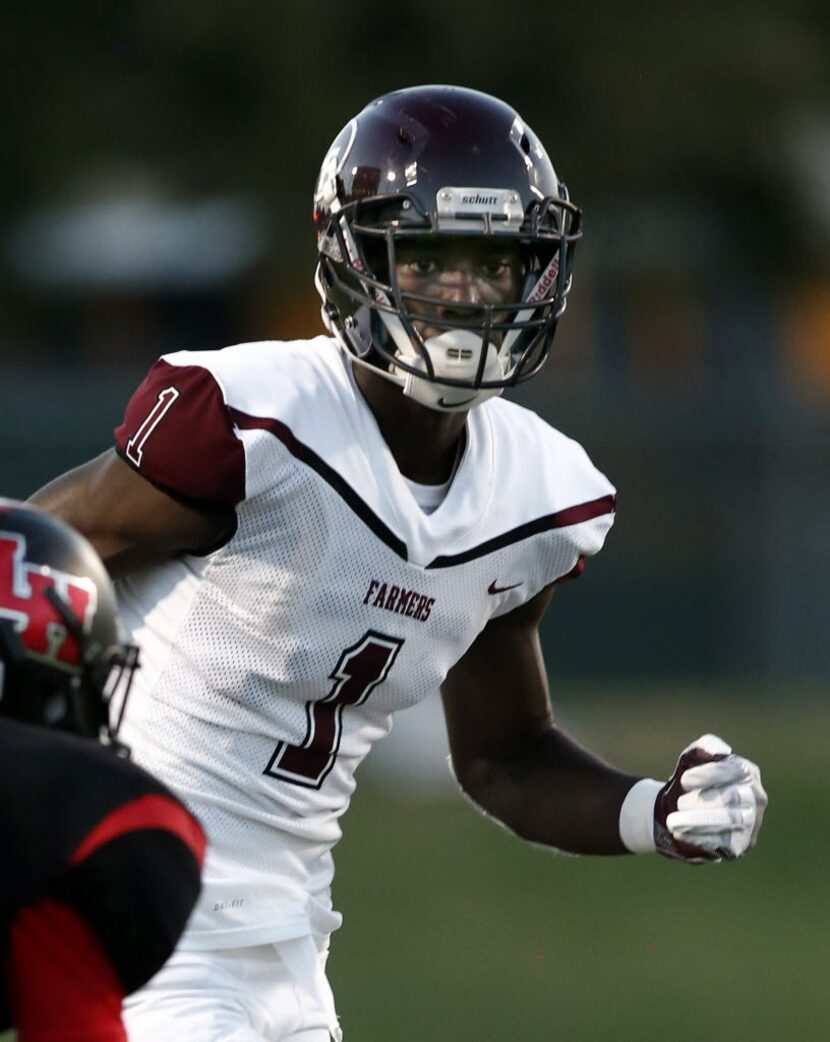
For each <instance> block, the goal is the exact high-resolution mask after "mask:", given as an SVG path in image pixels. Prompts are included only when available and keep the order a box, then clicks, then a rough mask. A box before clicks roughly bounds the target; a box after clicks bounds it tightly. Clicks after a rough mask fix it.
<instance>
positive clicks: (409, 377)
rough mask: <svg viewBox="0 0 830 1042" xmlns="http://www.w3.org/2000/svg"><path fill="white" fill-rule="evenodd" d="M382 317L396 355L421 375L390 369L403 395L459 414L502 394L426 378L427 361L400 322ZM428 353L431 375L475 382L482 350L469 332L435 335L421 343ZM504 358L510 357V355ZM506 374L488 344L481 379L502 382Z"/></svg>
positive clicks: (491, 346) (459, 331)
mask: <svg viewBox="0 0 830 1042" xmlns="http://www.w3.org/2000/svg"><path fill="white" fill-rule="evenodd" d="M381 318H382V320H383V323H384V325H385V326H386V328H387V330H388V331H389V335H390V336H391V337H392V339H393V340H394V342H395V344H396V345H397V348H398V355H399V356H400V357H401V358H402V359H403V360H404V361H405V362H406V363H407V365H409V366H412V368H413V369H417V370H419V371H420V372H422V373H423V374H424V376H423V377H422V376H419V375H417V374H416V373H411V372H407V370H405V369H396V368H395V367H393V368H392V371H391V373H390V375H391V376H392V378H393V379H394V380H395V382H396V383H400V384H402V385H403V393H404V394H405V395H406V396H407V397H408V398H411V399H412V400H413V401H416V402H418V403H419V404H420V405H425V406H427V408H429V409H437V410H438V411H439V412H460V411H462V410H467V409H472V408H473V407H474V406H476V405H481V403H482V402H486V401H487V399H488V398H495V397H497V396H498V395H500V394H501V392H502V389H501V388H500V387H480V388H478V389H476V388H473V387H453V386H450V385H448V384H440V383H436V382H434V381H433V380H431V379H430V378H429V376H428V369H427V364H426V360H425V359H424V357H423V356H422V355H421V353H420V352H419V351H416V350H415V348H414V347H413V346H412V343H411V341H410V339H409V336H408V335H407V333H406V330H405V329H404V327H403V323H402V322H401V321H400V319H398V318H397V316H395V315H389V314H382V315H381ZM424 346H425V347H426V349H427V351H428V352H429V358H430V361H431V362H432V369H433V373H434V375H435V376H436V377H439V378H440V377H448V378H450V379H454V380H470V381H471V382H472V381H473V380H474V379H475V377H476V373H477V372H478V364H479V360H480V358H481V351H482V349H483V347H484V344H483V341H482V339H481V337H480V336H476V334H475V333H474V332H473V331H472V330H470V329H448V330H447V331H446V332H444V333H440V334H439V335H438V336H432V337H429V338H428V339H427V340H425V341H424ZM504 357H506V358H509V355H505V356H504ZM504 374H505V369H504V358H503V357H501V356H500V354H499V352H498V351H497V350H496V347H495V345H494V344H488V345H487V359H486V361H485V363H484V371H483V373H482V374H481V378H482V380H501V379H502V378H503V376H504Z"/></svg>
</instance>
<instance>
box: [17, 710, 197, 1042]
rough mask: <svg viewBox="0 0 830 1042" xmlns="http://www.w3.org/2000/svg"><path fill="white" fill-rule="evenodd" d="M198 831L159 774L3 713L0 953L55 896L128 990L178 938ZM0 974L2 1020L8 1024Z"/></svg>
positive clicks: (189, 901) (191, 890) (190, 893)
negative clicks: (26, 915) (21, 923)
mask: <svg viewBox="0 0 830 1042" xmlns="http://www.w3.org/2000/svg"><path fill="white" fill-rule="evenodd" d="M203 852H204V835H203V833H202V831H201V828H200V826H199V825H198V823H197V822H196V820H195V818H193V817H192V816H191V815H190V813H189V812H188V811H187V810H186V809H185V808H184V806H183V805H182V804H181V803H180V802H179V801H178V800H177V799H176V797H174V796H173V795H172V794H171V793H170V792H169V790H167V789H166V788H165V787H164V786H163V785H162V784H161V783H160V782H158V781H156V780H155V779H154V778H153V777H151V776H150V775H149V774H147V773H146V772H145V771H143V770H142V769H141V768H139V767H137V766H136V765H135V764H133V763H130V762H129V761H128V760H125V759H122V758H119V757H118V756H116V755H115V753H114V752H113V751H112V750H111V749H107V748H104V747H102V746H100V745H97V744H96V743H94V742H92V741H90V740H89V739H81V738H76V737H73V736H69V735H63V734H58V733H56V732H53V731H49V730H46V729H44V728H39V727H29V726H27V725H24V724H20V723H17V722H15V721H11V720H6V719H0V949H2V950H0V959H2V961H3V962H4V963H5V962H6V961H7V959H8V957H9V951H10V938H11V937H12V935H13V932H14V929H15V923H16V921H18V919H19V917H20V916H21V915H22V913H23V912H24V911H25V910H26V909H30V908H32V907H37V906H38V903H39V902H40V903H42V902H58V903H59V904H60V906H61V907H68V908H69V909H71V910H73V912H74V913H77V916H79V917H80V919H82V920H83V921H84V923H85V924H87V925H88V926H89V927H90V928H91V930H92V933H93V934H94V935H95V938H97V941H98V942H99V944H100V947H101V949H102V951H103V953H104V955H105V957H106V960H107V961H108V963H109V965H110V966H111V967H112V970H113V971H114V974H115V977H116V978H117V980H118V982H119V983H120V987H121V990H123V992H124V994H129V993H130V992H132V991H134V990H136V988H139V987H140V986H141V985H142V984H144V983H145V982H146V981H147V980H149V978H150V977H151V976H152V975H153V974H154V973H155V972H156V971H157V970H158V969H160V967H161V966H162V965H163V963H164V962H165V961H166V960H167V958H168V957H169V955H170V954H171V953H172V951H173V948H174V947H175V944H176V941H177V940H178V938H179V935H180V934H181V931H182V930H183V928H184V926H185V923H186V921H187V918H188V916H189V914H190V911H191V909H192V907H193V905H194V903H195V901H196V898H197V897H198V893H199V886H200V883H199V879H200V867H201V859H202V856H203ZM10 1005H11V1006H13V1005H14V1002H13V996H11V995H10V994H9V987H8V984H7V981H6V980H2V979H0V1029H2V1028H4V1027H8V1026H9V1025H10V1024H11V1023H12V1014H11V1012H10Z"/></svg>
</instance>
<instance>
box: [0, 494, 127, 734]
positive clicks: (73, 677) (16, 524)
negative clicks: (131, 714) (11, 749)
mask: <svg viewBox="0 0 830 1042" xmlns="http://www.w3.org/2000/svg"><path fill="white" fill-rule="evenodd" d="M137 664H138V650H137V648H136V647H135V646H133V645H131V644H127V643H125V642H124V641H123V639H122V637H121V633H120V625H119V620H118V611H117V607H116V601H115V591H114V590H113V586H112V582H111V581H110V578H109V575H108V574H107V571H106V569H105V568H104V565H103V564H102V563H101V560H100V558H99V557H98V555H97V554H96V552H95V550H94V549H93V548H92V546H91V545H90V544H89V543H88V542H87V540H86V539H84V538H83V536H81V535H79V534H78V532H76V531H75V530H74V529H73V528H70V527H69V526H68V525H66V524H64V523H63V522H61V521H58V520H57V519H56V518H54V517H51V516H50V515H49V514H46V513H44V512H43V511H41V510H38V509H36V508H35V507H32V506H28V505H26V504H23V503H18V502H16V501H14V500H9V499H0V716H8V717H12V718H14V719H16V720H21V721H25V722H28V723H33V724H42V725H45V726H48V727H55V728H58V729H60V730H66V731H72V732H74V733H76V734H82V735H87V736H89V737H94V738H103V739H105V740H109V741H112V742H114V741H115V736H116V732H117V725H115V726H113V725H111V724H110V720H109V713H110V708H111V706H110V699H111V698H112V697H116V699H117V706H118V709H119V712H118V716H119V718H120V716H121V709H122V706H123V702H124V700H125V699H126V695H127V692H128V690H129V684H130V681H131V679H132V674H133V672H134V670H135V669H136V666H137ZM112 708H113V709H115V706H112Z"/></svg>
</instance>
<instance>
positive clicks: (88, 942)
mask: <svg viewBox="0 0 830 1042" xmlns="http://www.w3.org/2000/svg"><path fill="white" fill-rule="evenodd" d="M136 663H137V648H136V647H135V646H134V645H130V644H125V643H123V642H122V641H121V639H120V637H119V634H118V620H117V616H116V608H115V593H114V591H113V589H112V583H111V582H110V579H109V576H108V575H107V573H106V571H105V569H104V567H103V565H102V564H101V562H100V561H99V560H98V558H97V557H96V555H95V552H94V551H93V549H92V547H91V546H90V545H89V544H88V543H87V541H86V540H85V539H82V538H81V536H79V535H78V534H77V533H76V532H73V531H72V530H71V529H70V528H69V527H68V526H66V525H64V524H62V523H61V522H60V521H57V520H55V519H54V518H52V517H49V516H48V515H47V514H44V513H42V512H41V511H39V510H35V509H34V508H32V507H26V506H23V505H22V504H19V503H14V502H12V501H10V500H0V833H1V834H2V836H3V847H2V853H0V895H2V896H0V949H1V950H2V957H1V958H0V1032H2V1031H3V1030H5V1029H6V1028H8V1027H11V1026H15V1027H16V1028H17V1038H18V1042H50V1040H55V1039H61V1040H64V1042H90V1040H92V1039H95V1040H96V1042H121V1040H124V1039H126V1034H125V1031H124V1026H123V1023H122V1020H121V1003H122V999H123V997H124V996H125V995H127V994H129V993H130V992H131V991H134V990H135V989H136V988H138V987H140V986H141V985H142V984H144V983H145V982H146V981H147V980H149V978H150V977H151V976H152V975H153V974H154V973H155V972H156V971H157V970H158V969H159V968H160V967H161V966H162V964H163V963H164V961H165V960H166V959H167V957H168V956H169V955H170V953H171V952H172V951H173V947H174V945H175V943H176V940H177V939H178V937H179V935H180V933H181V932H182V929H183V928H184V925H185V922H186V920H187V917H188V915H189V914H190V911H191V909H192V908H193V905H194V904H195V901H196V898H197V896H198V894H199V871H200V865H201V860H202V855H203V850H204V842H205V841H204V835H203V833H202V830H201V828H200V826H199V825H198V824H197V822H196V821H195V819H194V818H193V817H192V816H191V815H190V814H189V813H188V811H187V810H186V809H185V808H184V807H183V806H182V804H181V803H180V802H179V801H178V800H177V799H176V798H175V797H174V796H172V795H171V793H170V792H169V791H168V790H167V789H166V788H165V787H164V786H163V785H161V784H160V783H159V782H157V781H156V780H155V779H153V778H151V777H150V776H149V775H148V774H146V773H145V772H144V771H143V770H141V769H140V768H139V767H136V766H135V765H134V764H132V763H130V761H129V759H128V758H127V757H126V749H125V747H124V746H123V745H122V744H121V743H120V742H119V739H118V728H117V725H116V724H110V723H109V722H108V713H107V710H108V702H109V700H110V698H111V697H115V698H116V701H117V704H118V709H119V711H120V709H121V708H122V707H123V704H124V700H125V699H126V697H127V693H128V691H129V686H130V679H131V677H132V674H133V671H134V670H135V668H136ZM77 736H83V737H77Z"/></svg>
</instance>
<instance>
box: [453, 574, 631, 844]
mask: <svg viewBox="0 0 830 1042" xmlns="http://www.w3.org/2000/svg"><path fill="white" fill-rule="evenodd" d="M552 594H553V588H552V587H548V588H547V589H545V590H542V592H541V593H539V594H537V595H536V597H534V598H533V599H532V600H530V601H528V602H527V603H526V604H524V605H523V606H522V607H521V608H517V609H516V610H515V611H512V612H509V613H508V614H506V615H503V616H501V617H499V618H496V619H493V620H492V621H491V622H490V623H488V625H487V626H486V627H485V628H484V630H483V631H482V633H481V634H480V636H479V637H478V638H477V640H476V641H475V642H474V643H473V645H472V646H471V647H470V649H469V650H468V651H467V653H466V654H465V655H464V657H463V658H462V659H461V661H460V662H459V663H458V664H457V665H456V666H455V667H454V668H453V669H452V670H451V671H450V673H449V675H448V676H447V679H446V681H445V683H444V685H443V688H442V694H443V700H444V712H445V715H446V720H447V728H448V731H449V739H450V748H451V751H452V761H453V767H454V769H455V773H456V777H457V778H458V781H459V784H460V785H461V786H462V788H463V789H464V791H465V792H466V793H467V794H468V795H469V796H470V797H471V799H473V800H474V801H475V802H476V803H477V804H478V805H479V806H480V807H482V809H483V810H485V811H486V812H487V813H488V814H491V815H492V816H493V817H495V818H497V819H498V820H499V821H501V822H503V823H504V824H505V825H507V826H508V827H509V828H510V829H512V830H513V831H514V832H516V833H517V834H518V835H520V836H522V837H523V838H524V839H527V840H530V841H532V842H535V843H543V844H547V845H549V846H553V847H557V848H558V849H561V850H568V851H572V852H575V853H582V854H621V853H625V852H626V848H625V846H624V845H623V843H622V841H621V839H620V832H619V816H620V807H621V805H622V802H623V800H624V798H625V795H626V793H627V792H628V791H629V789H630V788H631V787H632V785H633V784H634V783H635V782H636V781H637V778H636V777H633V776H632V775H629V774H625V773H623V772H621V771H618V770H615V769H614V768H612V767H610V766H609V765H608V764H605V763H603V762H602V760H600V759H598V758H597V757H596V756H594V755H592V754H591V753H589V752H587V750H585V749H583V748H582V747H581V746H580V745H579V744H578V743H577V742H575V741H574V740H573V739H572V738H569V737H568V735H566V734H565V733H564V732H563V731H561V730H560V729H559V728H558V727H557V726H556V724H555V723H554V719H553V713H552V710H551V704H550V698H549V695H548V685H547V678H546V674H545V669H544V664H543V661H542V653H541V648H540V646H539V633H538V627H539V621H540V619H541V617H542V615H543V614H544V611H545V608H546V607H547V605H548V603H549V601H550V599H551V596H552Z"/></svg>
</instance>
